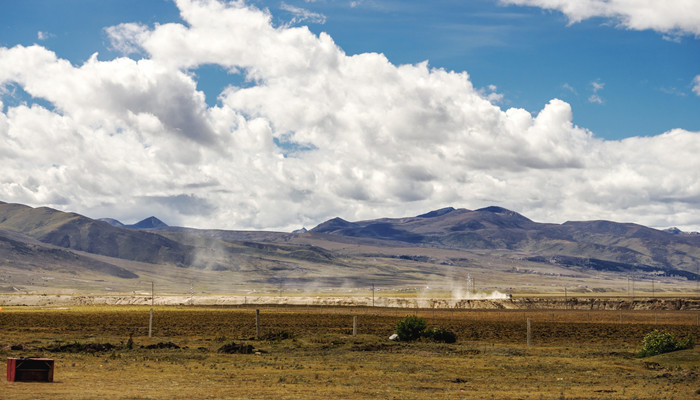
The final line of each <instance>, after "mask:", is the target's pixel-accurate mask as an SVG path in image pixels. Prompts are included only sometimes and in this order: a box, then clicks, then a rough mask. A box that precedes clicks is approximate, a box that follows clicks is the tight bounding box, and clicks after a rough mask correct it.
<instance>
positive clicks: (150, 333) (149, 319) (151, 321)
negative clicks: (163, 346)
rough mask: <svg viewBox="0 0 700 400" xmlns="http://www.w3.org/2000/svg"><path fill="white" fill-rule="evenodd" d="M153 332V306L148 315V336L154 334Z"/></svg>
mask: <svg viewBox="0 0 700 400" xmlns="http://www.w3.org/2000/svg"><path fill="white" fill-rule="evenodd" d="M152 332H153V309H152V308H151V312H150V313H149V316H148V337H151V336H152Z"/></svg>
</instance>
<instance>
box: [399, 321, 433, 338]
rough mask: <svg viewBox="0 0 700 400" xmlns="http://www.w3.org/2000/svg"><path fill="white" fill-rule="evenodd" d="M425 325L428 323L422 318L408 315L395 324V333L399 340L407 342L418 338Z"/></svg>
mask: <svg viewBox="0 0 700 400" xmlns="http://www.w3.org/2000/svg"><path fill="white" fill-rule="evenodd" d="M427 327H428V323H427V322H425V320H424V319H423V318H420V317H417V316H415V315H408V316H406V317H405V318H404V319H402V320H401V321H399V322H398V323H397V324H396V334H398V335H399V340H401V341H405V342H409V341H412V340H417V339H418V338H420V337H421V336H422V335H423V331H425V328H427Z"/></svg>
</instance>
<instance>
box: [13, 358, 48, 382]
mask: <svg viewBox="0 0 700 400" xmlns="http://www.w3.org/2000/svg"><path fill="white" fill-rule="evenodd" d="M53 366H54V362H53V359H51V358H31V357H29V358H8V359H7V381H8V382H53Z"/></svg>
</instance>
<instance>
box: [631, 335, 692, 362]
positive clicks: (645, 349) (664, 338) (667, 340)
mask: <svg viewBox="0 0 700 400" xmlns="http://www.w3.org/2000/svg"><path fill="white" fill-rule="evenodd" d="M694 346H695V339H694V338H693V337H692V336H690V335H688V336H687V337H686V338H685V339H683V340H681V341H678V339H676V337H675V336H673V335H672V334H671V333H668V332H666V331H659V330H657V329H654V330H653V331H651V332H649V333H648V334H647V335H646V336H645V337H644V340H642V349H641V350H640V352H639V356H640V357H649V356H655V355H657V354H663V353H669V352H672V351H676V350H684V349H690V348H693V347H694Z"/></svg>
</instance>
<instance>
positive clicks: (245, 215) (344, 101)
mask: <svg viewBox="0 0 700 400" xmlns="http://www.w3.org/2000/svg"><path fill="white" fill-rule="evenodd" d="M699 153H700V0H669V1H665V2H659V1H655V0H636V1H633V0H472V1H466V2H465V1H447V0H436V1H432V2H425V1H414V0H401V1H398V0H354V1H346V0H339V1H334V0H285V1H281V2H280V1H274V2H272V1H263V0H249V1H218V0H175V1H170V0H148V1H143V0H101V1H92V0H63V1H60V2H59V1H54V0H25V1H21V2H20V1H13V0H0V201H4V202H12V203H22V204H28V205H31V206H49V207H53V208H56V209H60V210H64V211H73V212H78V213H81V214H83V215H86V216H89V217H92V218H103V217H110V218H116V219H119V220H121V221H122V222H125V223H133V222H136V221H138V220H140V219H143V218H146V217H148V216H151V215H155V216H157V217H158V218H160V219H162V220H163V221H165V222H166V223H168V224H170V225H180V226H189V227H197V228H221V229H255V230H260V229H265V230H283V231H288V230H292V229H298V228H300V227H302V226H305V227H307V228H310V227H313V226H315V225H317V224H319V223H321V222H323V221H325V220H327V219H329V218H333V217H336V216H339V217H341V218H344V219H347V220H360V219H370V218H379V217H403V216H411V215H418V214H421V213H425V212H427V211H430V210H434V209H438V208H442V207H446V206H453V207H459V208H469V209H477V208H481V207H485V206H490V205H498V206H502V207H505V208H509V209H511V210H514V211H517V212H519V213H521V214H523V215H525V216H527V217H529V218H531V219H533V220H535V221H539V222H554V223H562V222H565V221H567V220H593V219H607V220H614V221H620V222H635V223H640V224H644V225H648V226H652V227H658V228H666V227H671V226H676V227H679V228H681V229H684V230H689V231H699V230H700V213H698V209H699V207H700V157H698V156H697V155H698V154H699Z"/></svg>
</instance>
